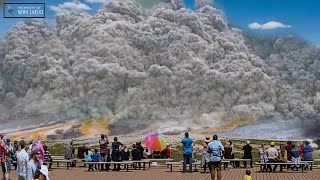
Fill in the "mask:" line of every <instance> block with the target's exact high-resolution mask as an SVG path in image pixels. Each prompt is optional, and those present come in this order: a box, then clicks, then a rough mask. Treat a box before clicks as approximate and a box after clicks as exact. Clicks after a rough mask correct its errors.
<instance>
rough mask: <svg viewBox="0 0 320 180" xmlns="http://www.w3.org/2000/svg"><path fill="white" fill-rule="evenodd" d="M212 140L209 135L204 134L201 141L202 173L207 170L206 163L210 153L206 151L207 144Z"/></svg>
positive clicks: (208, 160)
mask: <svg viewBox="0 0 320 180" xmlns="http://www.w3.org/2000/svg"><path fill="white" fill-rule="evenodd" d="M211 141H212V139H211V138H210V137H209V136H206V138H205V139H204V140H203V142H202V148H201V150H202V156H201V167H203V173H206V170H207V164H208V163H209V162H210V155H209V153H208V152H207V148H208V144H209V143H210V142H211Z"/></svg>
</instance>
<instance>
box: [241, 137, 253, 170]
mask: <svg viewBox="0 0 320 180" xmlns="http://www.w3.org/2000/svg"><path fill="white" fill-rule="evenodd" d="M242 150H243V157H242V159H251V161H250V168H253V166H252V147H251V146H250V141H247V142H246V145H245V146H243V147H242ZM243 163H244V168H246V167H247V161H243Z"/></svg>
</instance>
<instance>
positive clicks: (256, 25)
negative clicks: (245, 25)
mask: <svg viewBox="0 0 320 180" xmlns="http://www.w3.org/2000/svg"><path fill="white" fill-rule="evenodd" d="M249 28H250V29H260V28H261V24H259V23H257V22H254V23H251V24H249Z"/></svg>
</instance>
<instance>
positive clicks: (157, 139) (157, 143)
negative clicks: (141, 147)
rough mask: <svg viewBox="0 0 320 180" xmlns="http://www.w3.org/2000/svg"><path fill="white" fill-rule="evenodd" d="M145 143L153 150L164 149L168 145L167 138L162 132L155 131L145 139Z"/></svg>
mask: <svg viewBox="0 0 320 180" xmlns="http://www.w3.org/2000/svg"><path fill="white" fill-rule="evenodd" d="M144 144H145V145H146V146H147V147H148V148H149V149H151V150H152V151H162V150H164V149H165V148H166V147H167V140H166V139H165V138H164V137H163V135H162V134H159V133H153V134H149V135H148V136H147V137H146V138H145V139H144Z"/></svg>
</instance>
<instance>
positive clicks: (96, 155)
mask: <svg viewBox="0 0 320 180" xmlns="http://www.w3.org/2000/svg"><path fill="white" fill-rule="evenodd" d="M99 159H100V156H99V153H98V149H95V150H94V153H93V155H92V162H99ZM94 168H95V169H96V170H97V169H100V167H99V165H98V168H97V164H95V165H94Z"/></svg>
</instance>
